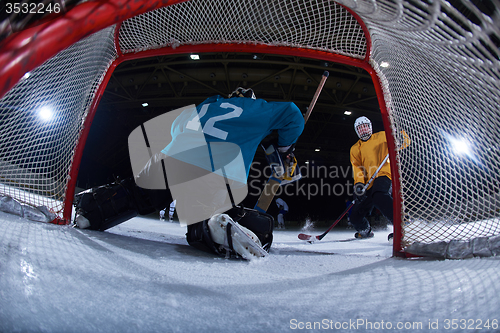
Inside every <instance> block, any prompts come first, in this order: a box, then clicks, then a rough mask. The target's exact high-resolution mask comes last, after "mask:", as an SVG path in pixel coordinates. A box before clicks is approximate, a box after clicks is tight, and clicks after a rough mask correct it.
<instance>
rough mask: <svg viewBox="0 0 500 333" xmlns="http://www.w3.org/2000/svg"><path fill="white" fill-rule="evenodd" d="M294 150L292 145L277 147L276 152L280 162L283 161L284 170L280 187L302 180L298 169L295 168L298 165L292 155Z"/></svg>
mask: <svg viewBox="0 0 500 333" xmlns="http://www.w3.org/2000/svg"><path fill="white" fill-rule="evenodd" d="M294 150H295V148H294V147H293V145H291V146H286V147H278V152H279V154H280V156H281V160H282V161H283V164H284V169H285V172H284V175H283V182H282V183H281V184H282V185H285V184H288V183H291V182H294V181H296V180H299V179H300V178H302V175H301V174H300V169H299V168H298V167H297V164H298V163H297V159H296V158H295V155H294V153H293V151H294Z"/></svg>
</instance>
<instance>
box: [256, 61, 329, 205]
mask: <svg viewBox="0 0 500 333" xmlns="http://www.w3.org/2000/svg"><path fill="white" fill-rule="evenodd" d="M329 75H330V73H329V72H328V71H324V72H323V76H322V77H321V81H320V82H319V85H318V88H316V92H315V93H314V96H313V99H312V101H311V103H310V104H309V107H308V108H307V112H306V114H305V115H304V125H305V124H306V123H307V120H308V119H309V116H310V115H311V112H312V110H313V108H314V106H315V105H316V101H317V100H318V97H319V94H321V91H322V90H323V86H324V85H325V82H326V79H328V76H329ZM294 145H295V144H294ZM282 180H283V179H278V178H276V177H274V176H273V175H271V177H270V178H269V179H268V180H267V183H266V185H265V186H264V190H263V191H262V193H261V194H260V197H259V200H257V203H256V204H255V207H254V209H255V210H258V211H260V212H263V213H265V212H266V211H267V209H268V208H269V205H270V204H271V202H272V201H273V198H274V196H275V194H276V192H278V189H279V188H280V185H281V182H282Z"/></svg>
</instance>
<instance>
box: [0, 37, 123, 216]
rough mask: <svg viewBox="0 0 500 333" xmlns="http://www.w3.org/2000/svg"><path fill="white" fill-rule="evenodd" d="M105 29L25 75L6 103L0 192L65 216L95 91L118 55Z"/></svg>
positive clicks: (0, 121) (0, 106)
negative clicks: (72, 172) (77, 151)
mask: <svg viewBox="0 0 500 333" xmlns="http://www.w3.org/2000/svg"><path fill="white" fill-rule="evenodd" d="M113 31H114V29H113V28H108V29H105V30H102V31H100V32H98V33H96V34H94V35H92V36H91V37H89V38H86V39H84V40H82V41H80V42H78V43H76V44H74V45H72V46H71V47H70V48H68V49H67V50H64V51H62V52H60V53H59V54H57V55H56V56H55V57H53V58H51V59H49V60H47V61H46V62H45V63H44V64H43V65H41V66H40V67H38V68H36V69H35V70H33V71H31V72H30V73H28V74H27V75H25V76H24V77H23V78H22V79H21V80H20V81H19V82H18V83H17V85H16V86H15V87H14V88H13V89H11V90H10V91H9V92H8V93H7V94H6V95H5V96H4V97H3V98H2V99H1V100H0V114H1V118H0V133H1V140H0V181H1V183H0V193H1V194H4V195H7V196H10V197H13V198H16V199H17V200H18V201H20V202H22V203H26V204H31V205H34V206H46V207H47V208H49V209H50V210H51V211H53V212H54V213H57V214H60V213H62V209H63V205H64V199H65V194H66V188H67V182H68V180H69V169H70V165H71V162H72V160H73V154H74V149H75V147H76V144H77V142H78V138H79V136H80V132H81V129H82V125H83V122H84V120H85V117H86V115H87V112H88V111H89V105H90V103H91V102H92V100H93V97H94V94H95V91H96V90H97V87H98V86H99V84H100V81H101V79H102V77H103V74H104V73H105V72H106V70H107V69H108V67H109V65H110V63H111V61H112V60H113V59H114V58H115V57H116V52H115V51H114V43H113Z"/></svg>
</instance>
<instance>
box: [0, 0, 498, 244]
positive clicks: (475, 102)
mask: <svg viewBox="0 0 500 333" xmlns="http://www.w3.org/2000/svg"><path fill="white" fill-rule="evenodd" d="M339 2H340V3H342V4H343V5H345V6H346V7H349V8H351V9H352V10H353V11H354V12H356V13H357V14H358V15H360V17H361V18H362V20H363V21H364V22H365V24H366V26H367V28H368V31H369V34H370V37H371V41H372V51H371V54H370V55H369V56H370V64H371V65H372V67H373V68H374V69H375V70H376V72H377V73H378V76H379V79H380V82H381V83H382V85H383V89H384V91H383V94H384V96H379V97H380V98H382V97H383V98H384V100H385V103H386V107H387V109H388V112H389V117H390V122H391V126H392V130H393V135H395V137H396V139H398V137H399V133H400V131H401V130H404V131H406V133H407V134H408V135H409V137H410V139H411V145H410V146H409V147H407V148H406V149H403V150H401V151H399V152H398V154H397V161H396V162H397V163H398V167H399V173H400V175H399V176H400V178H399V179H398V181H399V184H400V189H401V193H400V196H399V197H396V198H395V200H398V201H400V202H401V207H402V208H401V212H400V214H401V219H402V229H403V231H402V244H403V246H407V245H410V244H412V243H415V242H417V243H435V242H441V241H450V240H464V241H469V240H473V239H475V238H478V237H484V236H494V235H498V234H500V226H499V222H500V220H499V216H500V194H499V192H500V175H499V170H500V162H499V161H500V158H499V157H500V142H499V141H500V140H499V128H500V113H499V111H498V110H500V60H499V54H500V51H499V45H500V28H499V27H500V14H499V8H498V7H500V6H499V3H498V1H481V2H478V3H477V4H476V5H475V4H474V3H473V2H469V1H454V2H453V3H449V2H447V1H428V2H426V1H406V2H403V1H368V0H365V1H354V0H352V1H339ZM250 9H251V10H250ZM111 33H112V29H109V30H107V31H106V32H102V33H100V34H96V35H95V36H93V37H91V38H89V39H88V40H85V41H82V42H81V43H78V44H82V46H83V47H82V50H85V51H88V50H90V49H92V52H83V51H82V53H80V51H76V50H77V49H76V48H77V47H78V46H76V45H75V46H73V47H72V48H71V49H70V50H74V51H73V53H71V55H69V53H68V52H71V51H70V50H68V51H65V52H62V53H61V54H59V55H58V56H56V57H54V58H53V59H50V60H49V61H47V63H46V64H44V65H43V66H41V67H40V68H38V69H37V70H35V71H33V72H32V73H31V74H32V76H30V78H28V79H23V80H22V81H21V82H20V83H19V84H18V85H17V86H16V87H15V88H14V89H12V91H11V92H9V94H7V96H5V97H4V98H3V99H2V100H1V101H0V102H1V107H2V119H1V123H0V124H1V126H2V136H3V138H6V137H8V138H10V139H9V140H10V141H9V144H6V142H7V141H4V140H3V139H2V142H3V143H2V147H1V149H0V159H1V163H2V165H1V166H0V170H1V177H2V182H4V184H5V185H0V191H3V192H4V193H5V192H7V193H8V194H9V195H11V194H10V193H12V192H11V191H12V190H11V188H12V187H14V188H19V189H30V190H31V192H33V193H37V194H44V195H50V198H52V199H59V200H64V193H65V192H64V184H66V181H67V170H68V168H69V164H70V163H71V160H72V157H71V156H72V150H73V149H74V146H75V143H76V141H77V139H78V133H79V131H80V127H79V126H80V125H81V123H82V120H83V118H84V117H85V114H86V109H87V108H88V103H89V101H91V100H92V98H93V92H95V90H96V85H97V84H98V82H99V80H100V78H101V77H102V75H103V73H104V72H105V71H106V69H107V66H108V64H109V63H110V61H111V60H112V59H113V58H114V57H115V55H114V51H113V48H112V43H113V42H112V36H111ZM100 38H103V41H99V39H100ZM118 40H119V44H120V48H121V52H123V53H131V52H134V53H137V52H140V51H144V50H148V49H157V48H166V51H165V52H166V53H168V49H173V48H176V47H178V46H179V45H194V44H207V43H249V44H265V45H272V46H291V47H296V48H301V49H313V50H321V51H326V52H331V53H336V54H340V55H345V56H348V57H352V58H356V59H363V58H364V57H365V55H366V51H367V41H366V39H365V37H364V34H363V30H362V29H361V26H360V25H359V24H358V23H357V22H356V20H355V18H354V17H353V16H352V15H351V14H350V13H349V12H348V11H347V10H346V9H345V8H343V7H342V6H339V5H338V4H336V3H335V2H333V1H328V0H314V1H313V0H309V1H291V0H290V1H229V0H217V1H199V0H193V1H188V2H185V3H181V4H177V5H172V6H169V7H166V8H162V9H159V10H156V11H154V12H150V13H147V14H143V15H140V16H137V17H134V18H132V19H129V20H127V21H124V22H123V23H122V25H121V27H120V30H119V39H118ZM83 43H96V45H99V46H95V47H94V46H92V47H89V46H88V44H83ZM101 44H103V45H101ZM78 50H80V48H78ZM95 50H102V51H99V52H96V51H95ZM63 58H67V59H70V58H71V61H70V62H69V63H67V62H66V61H63ZM91 59H92V60H91ZM93 61H96V62H98V63H94V62H93ZM85 66H89V68H92V70H93V72H92V73H90V74H89V73H88V70H86V69H84V68H85ZM72 73H74V74H72ZM61 77H63V78H64V79H63V80H61V79H57V80H54V78H61ZM70 77H71V78H70ZM70 90H71V91H74V92H75V95H69V94H65V91H70ZM56 93H57V94H60V95H58V96H60V97H58V98H57V100H58V101H59V102H58V103H56V109H57V112H59V113H61V115H62V114H65V116H63V118H60V119H65V118H64V117H68V120H67V121H62V120H61V123H64V126H63V127H62V128H64V131H61V132H58V133H56V134H54V132H53V131H54V129H55V128H56V127H57V126H55V125H56V124H55V120H54V121H52V123H50V122H49V123H42V122H40V120H39V119H38V118H37V116H36V115H35V113H36V112H37V111H36V110H37V109H38V107H41V106H42V105H43V103H42V102H43V101H48V100H50V98H49V97H50V96H53V95H54V94H56ZM59 103H60V104H59ZM15 110H23V111H22V112H17V111H15ZM69 117H71V120H69ZM50 124H52V125H50ZM4 131H5V132H4ZM4 133H5V134H4ZM13 142H16V143H19V145H14V144H13ZM67 142H69V143H67ZM42 152H43V153H42ZM9 170H11V171H9ZM56 170H57V171H56ZM21 174H24V176H21ZM23 177H24V178H26V179H28V178H29V179H30V180H29V181H27V180H21V179H24V178H23ZM34 184H38V185H36V186H35V185H34ZM28 195H30V194H28ZM30 200H31V198H29V197H26V198H23V199H22V201H23V202H29V201H30ZM55 210H57V211H58V209H55Z"/></svg>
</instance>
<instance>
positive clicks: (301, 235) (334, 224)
mask: <svg viewBox="0 0 500 333" xmlns="http://www.w3.org/2000/svg"><path fill="white" fill-rule="evenodd" d="M388 159H389V154H387V155H386V156H385V158H384V160H383V161H382V163H380V165H379V166H378V168H377V170H376V171H375V173H374V174H373V176H371V178H370V180H368V183H366V185H365V186H364V187H363V192H365V191H366V189H367V188H368V186H370V184H371V183H372V182H373V180H374V179H375V176H377V174H378V172H379V171H380V169H382V166H383V165H384V164H385V162H387V160H388ZM356 200H357V199H354V200H353V201H352V202H351V204H350V205H349V206H348V207H347V208H346V209H345V210H344V212H343V213H342V214H341V215H340V216H339V217H338V218H337V219H336V220H335V222H333V223H332V225H331V226H330V227H329V228H328V229H327V230H326V231H325V232H324V233H322V234H321V235H318V236H314V238H313V236H312V235H307V234H299V236H298V237H299V239H301V240H305V241H309V242H310V243H312V242H313V241H315V240H322V239H323V237H325V236H326V234H327V233H329V232H330V230H332V229H333V228H334V227H335V226H336V225H337V224H338V223H339V222H340V220H342V218H343V217H344V216H345V214H347V212H348V211H349V210H351V208H352V206H354V204H355V203H356ZM311 238H313V239H312V240H311Z"/></svg>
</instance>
